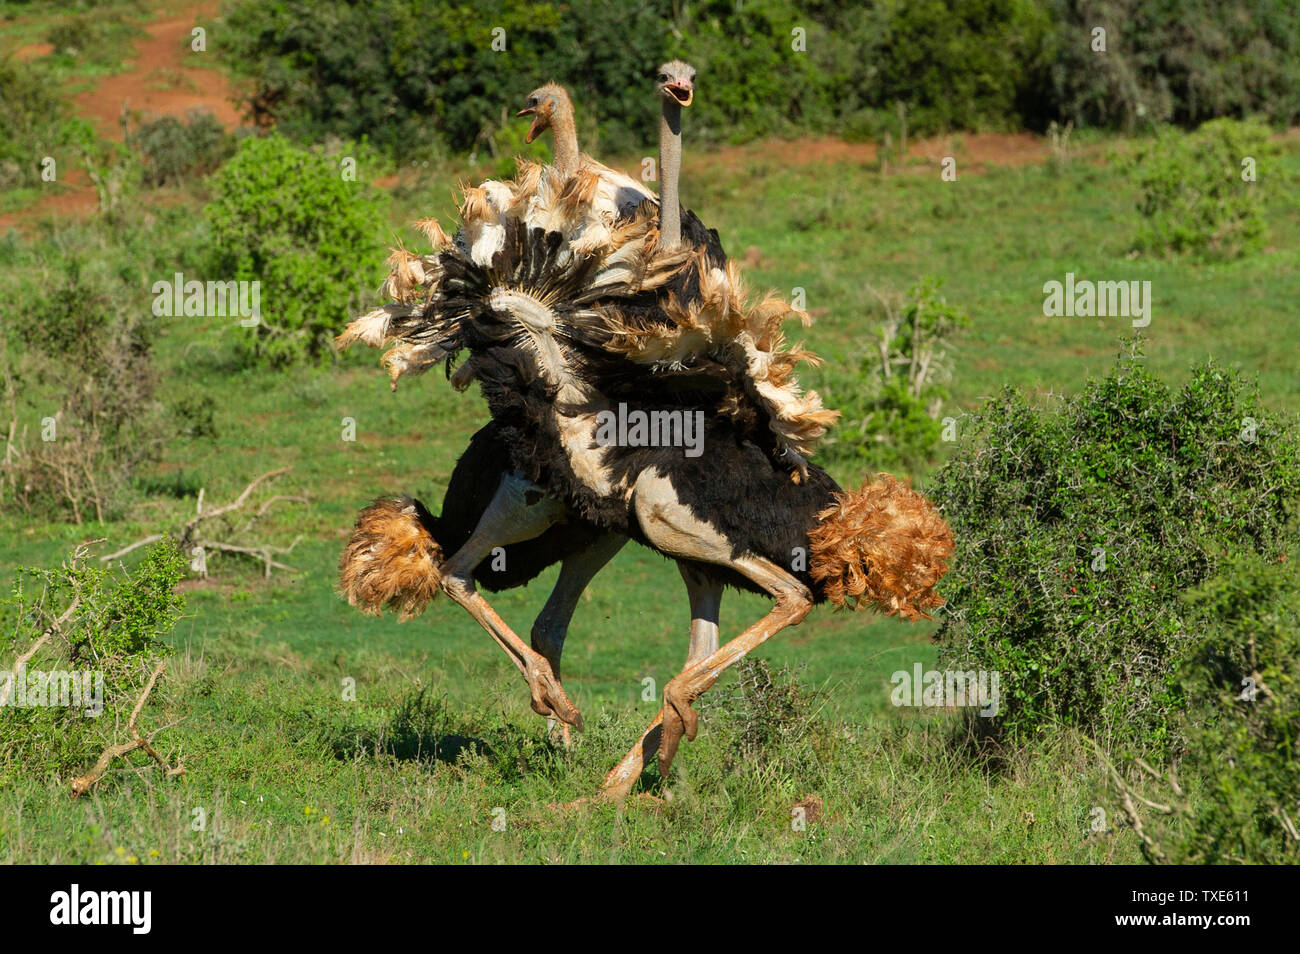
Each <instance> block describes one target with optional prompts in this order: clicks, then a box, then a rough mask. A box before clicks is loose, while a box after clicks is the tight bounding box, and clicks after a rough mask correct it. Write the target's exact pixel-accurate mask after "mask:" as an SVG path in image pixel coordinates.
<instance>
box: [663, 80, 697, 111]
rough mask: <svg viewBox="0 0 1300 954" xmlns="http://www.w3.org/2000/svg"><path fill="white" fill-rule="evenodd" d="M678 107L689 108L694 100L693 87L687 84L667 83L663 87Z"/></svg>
mask: <svg viewBox="0 0 1300 954" xmlns="http://www.w3.org/2000/svg"><path fill="white" fill-rule="evenodd" d="M664 89H666V90H667V91H668V95H669V96H671V97H672V98H673V99H675V100H677V105H679V106H689V105H691V101H692V100H694V99H695V87H694V86H691V85H690V84H688V83H669V84H668V85H667V86H665V87H664Z"/></svg>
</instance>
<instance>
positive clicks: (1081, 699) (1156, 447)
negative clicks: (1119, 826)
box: [933, 348, 1300, 748]
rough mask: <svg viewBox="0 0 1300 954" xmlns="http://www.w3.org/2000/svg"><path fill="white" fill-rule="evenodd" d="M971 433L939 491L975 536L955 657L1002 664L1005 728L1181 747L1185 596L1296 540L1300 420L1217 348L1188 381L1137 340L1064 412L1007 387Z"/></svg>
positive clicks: (959, 598)
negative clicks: (1224, 362) (1175, 740)
mask: <svg viewBox="0 0 1300 954" xmlns="http://www.w3.org/2000/svg"><path fill="white" fill-rule="evenodd" d="M960 437H961V451H960V452H959V453H958V454H957V455H956V457H954V458H953V459H952V460H951V461H950V462H949V463H948V464H947V465H946V466H945V467H944V468H943V470H942V471H941V472H940V474H939V475H938V478H937V480H936V483H935V487H934V491H933V492H934V498H935V500H936V502H938V503H939V504H940V505H941V506H942V508H943V510H944V514H945V516H946V518H947V519H948V520H949V522H950V523H951V525H952V528H953V532H954V534H955V535H956V538H957V553H956V555H955V559H954V567H953V570H952V571H951V572H950V573H949V575H948V576H947V577H946V578H945V580H944V583H943V584H942V588H941V592H942V594H943V595H944V596H945V597H946V598H947V599H948V601H949V602H948V606H947V608H946V611H945V617H944V621H943V623H942V625H941V627H940V630H939V632H938V634H937V639H938V640H939V641H940V643H941V644H942V652H943V656H944V659H945V662H946V663H947V664H948V665H951V666H953V667H954V668H959V669H962V670H968V669H977V670H979V669H984V670H989V671H998V672H1000V673H1001V681H1002V685H1003V687H1004V689H1003V692H1002V696H1003V698H1002V705H1001V715H1000V718H999V719H998V721H997V725H996V726H995V728H996V730H997V731H998V732H1000V733H1002V734H1004V735H1008V736H1011V737H1015V736H1020V737H1029V736H1033V735H1035V734H1039V733H1044V732H1046V731H1047V730H1048V729H1049V728H1050V727H1051V726H1053V725H1054V724H1056V723H1065V724H1068V725H1073V726H1076V727H1079V728H1081V729H1083V730H1085V731H1088V732H1092V733H1094V734H1097V735H1099V736H1101V737H1103V738H1105V739H1107V740H1119V741H1127V742H1132V743H1135V744H1138V745H1140V746H1151V747H1157V748H1158V747H1161V746H1165V745H1167V744H1168V743H1169V742H1170V741H1171V737H1172V734H1173V733H1174V732H1175V722H1176V717H1177V714H1178V713H1179V712H1180V711H1181V709H1182V708H1183V705H1184V700H1183V694H1182V691H1181V690H1180V687H1179V680H1178V673H1177V667H1178V665H1179V664H1180V663H1181V662H1182V660H1184V659H1185V658H1186V657H1187V654H1188V653H1189V652H1190V651H1191V643H1192V642H1193V640H1194V637H1195V633H1194V631H1192V630H1190V629H1189V623H1188V611H1187V608H1186V607H1185V606H1184V605H1183V603H1182V602H1181V601H1180V595H1181V594H1182V593H1183V592H1184V591H1185V590H1187V589H1189V588H1190V587H1195V586H1198V585H1200V584H1203V583H1204V582H1205V581H1206V580H1208V579H1209V578H1210V577H1212V576H1213V575H1214V574H1215V573H1216V572H1217V571H1218V570H1219V568H1220V566H1221V565H1222V563H1223V560H1224V555H1225V554H1228V553H1233V552H1254V553H1260V554H1264V555H1266V556H1269V557H1274V556H1276V555H1277V553H1278V552H1279V551H1280V550H1281V549H1283V548H1284V547H1285V546H1286V545H1288V542H1289V541H1290V539H1291V538H1290V537H1289V536H1288V531H1287V529H1286V526H1287V520H1288V517H1289V515H1290V514H1291V513H1292V511H1293V510H1294V507H1295V500H1296V498H1297V494H1298V493H1300V444H1298V443H1297V433H1296V427H1295V425H1294V422H1292V421H1290V420H1289V419H1283V418H1279V417H1276V416H1274V415H1271V414H1268V413H1267V412H1265V411H1264V410H1263V409H1261V408H1260V407H1259V406H1258V402H1257V395H1256V393H1255V392H1254V391H1253V390H1249V389H1247V388H1246V387H1245V386H1244V385H1243V383H1242V381H1241V380H1240V377H1239V376H1238V375H1237V374H1236V373H1234V372H1232V371H1229V370H1225V369H1223V368H1220V367H1217V366H1215V365H1214V364H1212V363H1211V364H1205V365H1202V366H1199V367H1197V368H1195V369H1193V371H1192V375H1191V380H1190V381H1189V382H1188V384H1187V385H1186V386H1185V387H1184V388H1183V389H1182V390H1181V391H1175V390H1173V389H1171V388H1170V387H1168V386H1167V385H1165V384H1164V383H1162V382H1160V381H1159V380H1157V379H1156V378H1154V377H1153V376H1152V375H1151V374H1150V373H1149V372H1148V371H1147V369H1146V368H1145V366H1144V364H1143V363H1142V361H1141V359H1140V352H1139V350H1138V349H1136V348H1135V349H1134V350H1133V352H1132V353H1130V354H1128V355H1127V356H1124V357H1122V358H1121V359H1120V361H1118V362H1117V364H1116V365H1115V366H1114V367H1113V368H1112V369H1111V370H1110V371H1109V372H1108V373H1107V375H1106V376H1105V377H1104V378H1102V379H1101V380H1093V381H1090V382H1089V383H1088V385H1087V386H1086V387H1085V389H1084V390H1083V392H1082V393H1080V394H1079V395H1077V396H1075V397H1071V398H1068V399H1066V401H1065V402H1064V405H1063V406H1062V407H1061V408H1060V409H1059V410H1055V411H1052V410H1044V409H1038V408H1035V407H1033V406H1031V405H1030V404H1029V403H1028V402H1027V401H1026V399H1025V398H1024V397H1023V396H1021V395H1020V394H1019V393H1017V392H1015V391H1013V390H1007V391H1005V392H1004V393H1003V395H1002V396H1001V397H1000V398H998V399H996V400H993V401H991V402H990V403H989V404H988V405H987V406H986V407H985V408H984V409H983V410H981V411H980V412H979V413H977V414H974V415H972V416H971V417H969V418H967V419H965V429H964V432H963V433H962V434H961V435H960ZM981 721H987V720H981Z"/></svg>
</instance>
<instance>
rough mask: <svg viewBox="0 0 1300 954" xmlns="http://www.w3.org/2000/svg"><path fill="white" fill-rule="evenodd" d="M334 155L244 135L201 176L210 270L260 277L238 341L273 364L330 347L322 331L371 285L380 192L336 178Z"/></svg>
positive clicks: (339, 320)
mask: <svg viewBox="0 0 1300 954" xmlns="http://www.w3.org/2000/svg"><path fill="white" fill-rule="evenodd" d="M343 158H345V157H333V158H331V157H329V156H326V155H323V154H322V153H320V152H317V151H310V150H306V149H300V148H298V147H297V146H294V145H293V144H292V143H290V142H289V141H288V140H286V139H284V138H283V137H281V136H278V135H273V136H269V137H267V138H265V139H257V138H250V139H245V140H244V141H243V142H242V143H240V146H239V151H238V152H237V153H236V155H235V157H234V158H233V159H231V160H230V161H229V162H228V163H226V164H225V165H224V166H223V167H222V168H221V170H220V171H218V172H217V173H216V174H215V175H214V176H213V177H212V178H211V180H210V182H211V186H212V192H213V201H212V203H211V204H210V205H208V206H207V207H206V208H205V210H204V216H205V218H206V220H207V222H208V223H209V226H210V227H211V229H212V240H211V241H212V249H213V253H212V260H211V263H210V268H211V270H212V276H211V277H213V278H214V279H219V280H221V281H232V280H233V281H260V282H261V283H262V284H261V311H262V315H261V321H260V322H259V323H258V324H257V326H255V327H254V328H253V329H251V331H250V332H249V333H248V334H247V335H246V336H244V337H241V339H240V341H241V348H242V349H243V350H244V352H245V354H246V355H247V356H249V357H252V358H256V359H258V360H261V361H264V362H267V363H269V364H271V365H283V364H287V363H291V362H294V361H299V360H302V359H304V358H307V357H316V358H319V357H321V356H324V355H327V354H329V353H331V352H330V339H331V338H332V337H333V335H334V334H336V333H337V331H338V329H339V328H340V327H342V325H343V324H344V323H345V322H346V321H347V320H348V318H349V317H351V316H352V315H353V314H355V313H356V311H357V310H358V308H359V307H360V300H361V298H362V296H363V295H365V294H367V293H368V289H370V288H374V287H377V286H378V284H379V279H380V277H381V276H380V274H379V272H380V270H381V268H382V261H381V259H380V258H379V257H378V256H376V254H375V251H376V248H377V247H379V241H380V239H381V237H382V234H383V230H384V228H385V226H386V224H387V219H386V217H385V210H384V201H383V197H382V195H380V194H379V193H377V192H376V191H375V190H374V189H372V188H371V187H370V186H369V185H367V184H366V183H364V182H363V181H360V179H359V178H358V181H355V182H353V181H347V180H345V179H344V177H343V166H342V159H343ZM352 158H355V159H357V160H358V161H357V167H358V168H359V169H364V168H365V166H366V165H367V163H366V162H364V161H362V160H363V159H364V155H363V154H361V153H358V155H355V156H353V157H352ZM241 331H242V329H241Z"/></svg>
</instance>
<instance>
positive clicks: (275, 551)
mask: <svg viewBox="0 0 1300 954" xmlns="http://www.w3.org/2000/svg"><path fill="white" fill-rule="evenodd" d="M291 470H293V468H292V467H282V468H280V469H279V470H271V471H267V472H266V473H265V474H262V475H261V476H260V477H256V478H254V479H253V480H252V481H251V482H249V484H248V486H247V487H245V488H244V489H243V492H242V493H240V494H239V496H238V497H236V498H235V499H234V500H232V501H231V502H230V503H227V504H222V505H221V506H217V507H213V508H211V509H208V510H204V509H203V503H204V500H203V498H204V493H205V491H204V489H200V490H199V497H198V502H197V503H196V505H195V512H194V516H193V517H191V518H190V519H189V520H188V521H187V522H186V523H185V524H184V526H182V527H181V528H180V530H179V531H178V532H176V533H175V534H167V533H154V534H150V535H149V536H147V537H143V538H141V539H139V540H136V541H135V542H134V543H132V544H129V545H128V546H125V547H123V548H122V549H120V550H118V551H116V552H114V553H110V554H107V555H106V556H102V557H100V560H101V561H102V562H105V563H108V562H111V561H113V560H116V559H119V558H121V557H124V556H126V554H128V553H130V552H132V551H133V550H137V549H139V548H140V547H144V546H148V545H149V544H151V543H157V542H158V541H160V540H163V539H166V538H167V537H169V536H170V537H172V539H174V540H175V541H176V545H177V546H178V547H179V548H180V550H181V552H182V553H184V554H186V555H188V556H190V557H192V558H193V560H192V562H191V564H190V567H191V569H192V570H193V571H194V572H195V573H197V574H198V575H199V576H201V577H206V576H207V575H208V571H207V554H208V552H209V551H216V552H219V553H231V554H236V555H240V556H246V557H251V558H253V559H255V560H258V561H260V562H261V563H262V566H263V571H264V576H266V577H267V578H268V579H269V578H270V576H271V571H272V570H273V569H275V570H287V571H289V572H293V567H291V566H288V565H287V564H285V563H282V562H280V561H279V560H277V559H276V557H287V556H288V555H289V554H290V553H292V552H293V549H294V547H296V546H297V545H298V542H299V541H300V540H301V539H302V537H301V535H299V536H298V537H295V538H294V541H293V542H292V543H290V544H289V545H288V546H278V545H276V544H273V543H270V542H269V541H265V540H249V539H248V537H249V535H250V534H251V532H252V531H253V528H254V527H255V526H256V525H257V524H258V523H259V522H260V521H261V520H262V519H263V518H264V517H265V516H266V515H267V514H268V513H269V512H270V511H271V510H272V508H274V507H275V506H276V505H277V504H284V503H300V504H305V503H306V502H307V498H306V497H304V496H301V495H297V494H273V495H272V496H270V497H267V498H266V499H264V500H262V501H261V503H260V504H259V505H257V507H256V509H255V510H254V509H252V508H253V503H252V502H251V501H252V500H253V497H254V492H255V491H257V490H258V488H259V487H261V486H262V485H263V484H265V483H269V482H271V481H274V480H276V479H277V478H279V477H282V476H284V475H285V474H287V473H289V471H291ZM216 528H220V529H216Z"/></svg>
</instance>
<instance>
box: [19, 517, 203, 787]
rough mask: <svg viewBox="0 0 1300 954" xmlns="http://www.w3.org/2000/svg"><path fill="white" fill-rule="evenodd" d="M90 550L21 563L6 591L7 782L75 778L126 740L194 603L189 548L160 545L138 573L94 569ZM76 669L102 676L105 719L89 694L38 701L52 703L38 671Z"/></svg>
mask: <svg viewBox="0 0 1300 954" xmlns="http://www.w3.org/2000/svg"><path fill="white" fill-rule="evenodd" d="M87 554H88V549H87V548H86V547H84V546H83V547H79V548H78V550H77V552H76V553H75V554H74V555H73V556H72V558H71V559H69V560H67V561H65V562H64V563H63V564H62V565H61V566H59V567H55V568H51V569H44V568H34V567H24V568H20V569H18V570H16V571H15V572H14V575H13V584H12V586H11V587H10V588H9V591H8V593H6V594H3V595H0V660H3V662H0V668H3V669H4V670H5V672H6V673H10V674H12V676H9V677H4V678H0V701H2V702H3V703H4V707H3V709H2V710H0V711H3V718H0V780H3V779H4V777H5V776H6V775H8V774H10V773H14V774H15V775H18V774H20V775H22V776H24V777H29V778H30V777H32V776H35V777H37V778H42V777H48V776H64V777H66V776H69V775H71V774H72V773H73V772H74V771H77V770H79V769H84V768H88V767H89V766H90V764H91V763H92V762H93V761H94V760H95V759H96V757H97V756H99V754H100V753H101V752H102V751H103V750H104V749H105V748H106V747H108V746H109V745H113V744H116V743H118V742H122V741H126V740H127V732H126V729H127V720H128V717H129V716H130V714H131V711H132V709H133V708H134V706H135V704H136V701H137V700H138V699H139V698H140V696H141V694H142V692H143V690H144V687H145V685H146V684H147V682H148V680H149V677H150V675H151V673H152V670H153V669H154V667H155V666H156V665H157V664H158V662H159V661H161V660H163V659H165V658H166V657H167V656H168V655H169V654H170V653H171V651H172V650H171V646H170V644H169V637H170V635H171V630H172V627H173V626H174V625H175V623H176V621H177V619H179V618H180V614H181V610H182V609H183V606H184V600H183V598H182V597H181V596H179V595H177V594H176V593H175V586H176V584H177V582H179V580H180V578H181V575H182V573H183V570H184V566H185V563H184V559H183V558H182V556H181V554H180V552H179V551H178V550H177V549H176V548H175V547H174V546H173V545H171V544H169V543H164V544H159V545H157V546H154V547H153V548H151V549H150V550H149V552H148V554H147V555H146V556H145V558H144V560H142V561H141V563H140V565H139V566H138V567H137V568H136V570H135V571H134V572H132V573H127V572H125V571H122V570H107V569H100V568H98V567H97V566H90V565H88V563H87ZM56 622H57V625H55V624H56ZM24 657H26V662H25V664H24V665H23V666H22V667H21V669H22V672H21V675H20V671H19V666H18V665H17V662H18V661H19V660H20V659H23V658H24ZM74 671H75V672H78V673H81V672H89V673H91V674H95V673H97V674H99V676H100V677H102V689H101V691H102V696H101V697H100V699H99V700H98V701H99V702H101V703H102V706H103V709H102V712H101V714H100V715H98V716H95V717H88V716H87V715H86V710H87V709H88V708H94V706H93V703H89V702H88V701H87V700H85V699H84V697H83V698H82V699H81V700H80V701H81V704H79V705H74V706H67V705H49V704H33V703H36V702H38V701H39V702H41V703H45V702H47V701H48V700H47V698H46V696H45V689H44V688H42V687H40V677H38V676H37V673H51V672H74ZM24 676H25V679H24V680H23V681H24V685H23V686H22V687H20V686H19V684H18V680H19V679H20V678H23V677H24ZM92 685H93V683H92ZM85 688H86V689H90V688H91V686H86V687H85ZM79 691H80V690H79ZM150 702H151V703H156V700H155V699H154V698H153V697H151V699H150ZM24 703H26V704H24Z"/></svg>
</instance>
